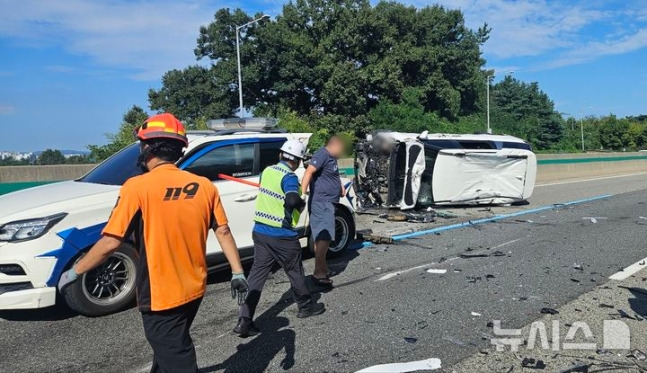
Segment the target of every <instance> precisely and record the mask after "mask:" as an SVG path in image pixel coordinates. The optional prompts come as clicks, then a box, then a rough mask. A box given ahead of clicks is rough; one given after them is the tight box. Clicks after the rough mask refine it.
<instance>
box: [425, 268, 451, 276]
mask: <svg viewBox="0 0 647 373" xmlns="http://www.w3.org/2000/svg"><path fill="white" fill-rule="evenodd" d="M427 273H436V274H439V275H442V274H445V273H447V270H446V269H434V268H429V269H428V270H427Z"/></svg>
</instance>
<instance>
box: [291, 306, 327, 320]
mask: <svg viewBox="0 0 647 373" xmlns="http://www.w3.org/2000/svg"><path fill="white" fill-rule="evenodd" d="M325 311H326V306H324V305H323V303H314V304H311V305H310V306H308V307H304V308H302V309H300V310H299V313H297V317H298V318H300V319H305V318H307V317H310V316H317V315H321V314H322V313H324V312H325Z"/></svg>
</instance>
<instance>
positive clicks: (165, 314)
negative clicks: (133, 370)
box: [142, 298, 202, 373]
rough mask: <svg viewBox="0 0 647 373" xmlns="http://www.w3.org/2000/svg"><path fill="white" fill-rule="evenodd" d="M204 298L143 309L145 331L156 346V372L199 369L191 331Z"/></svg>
mask: <svg viewBox="0 0 647 373" xmlns="http://www.w3.org/2000/svg"><path fill="white" fill-rule="evenodd" d="M201 302H202V298H199V299H196V300H194V301H191V302H189V303H187V304H184V305H181V306H179V307H176V308H172V309H170V310H164V311H142V320H143V322H144V333H145V334H146V339H147V340H148V343H149V344H150V345H151V347H152V348H153V366H152V367H151V372H152V373H166V372H169V373H171V372H172V373H176V372H187V373H188V372H191V373H195V372H197V371H198V361H197V359H196V356H195V347H194V346H193V340H192V339H191V335H190V334H189V329H190V328H191V324H193V319H195V315H196V314H197V313H198V308H199V307H200V303H201Z"/></svg>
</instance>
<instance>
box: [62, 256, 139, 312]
mask: <svg viewBox="0 0 647 373" xmlns="http://www.w3.org/2000/svg"><path fill="white" fill-rule="evenodd" d="M137 259H138V254H137V251H136V250H135V248H134V247H132V246H131V245H129V244H122V246H121V247H120V248H119V250H118V251H116V252H115V253H113V254H112V255H111V256H110V257H109V258H108V260H106V262H105V263H103V264H102V265H100V266H99V267H97V268H95V269H93V270H92V271H89V272H88V273H85V274H83V275H82V276H81V277H80V278H79V279H78V280H77V281H76V282H75V283H74V284H72V285H70V287H69V288H68V290H66V291H65V294H64V298H65V301H66V303H67V305H68V306H69V307H70V308H72V309H73V310H75V311H77V312H78V313H80V314H82V315H85V316H103V315H107V314H110V313H114V312H117V311H121V310H123V309H124V308H126V307H128V306H130V305H131V304H132V303H133V301H134V300H135V288H136V287H135V277H136V274H137V266H136V263H137Z"/></svg>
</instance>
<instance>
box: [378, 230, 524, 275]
mask: <svg viewBox="0 0 647 373" xmlns="http://www.w3.org/2000/svg"><path fill="white" fill-rule="evenodd" d="M519 240H521V238H517V239H516V240H512V241H508V242H504V243H502V244H500V245H497V246H493V247H491V248H490V250H491V249H498V248H501V247H503V246H507V245H510V244H513V243H515V242H517V241H519ZM456 259H459V257H457V256H456V257H453V258H449V259H447V260H446V262H449V261H452V260H456ZM434 264H438V263H436V262H434V263H427V264H423V265H419V266H415V267H412V268H408V269H403V270H400V271H395V272H390V273H387V274H385V275H384V276H382V277H380V278H378V279H377V280H376V281H384V280H388V279H390V278H393V277H396V276H400V275H401V274H404V273H407V272H411V271H415V270H416V269H420V268H424V267H429V266H432V265H434ZM427 272H429V273H437V274H443V273H446V272H447V270H446V269H428V270H427Z"/></svg>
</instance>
